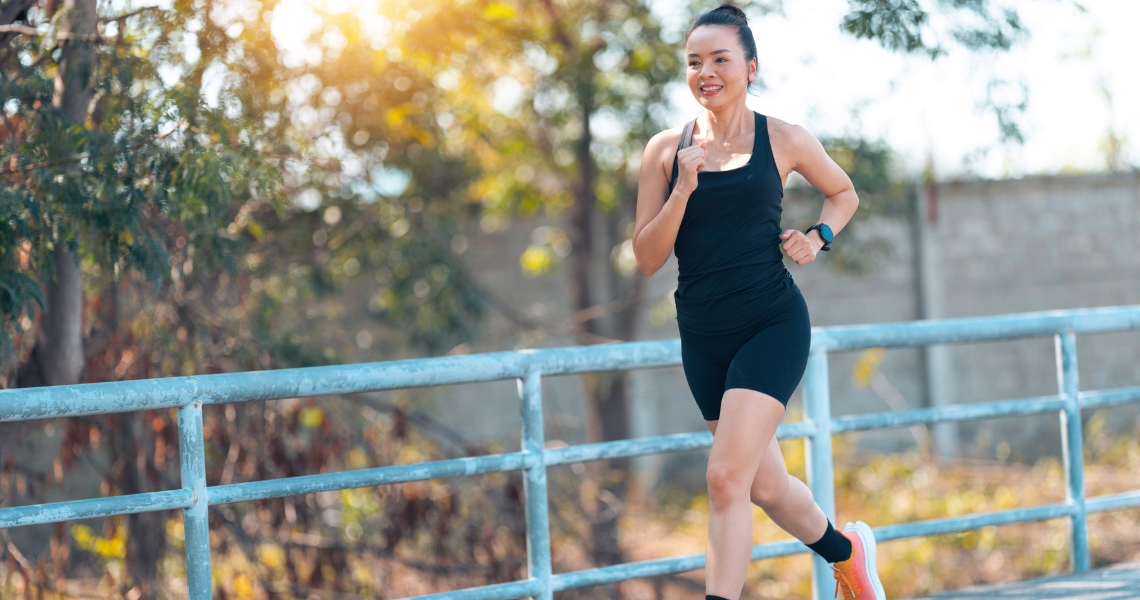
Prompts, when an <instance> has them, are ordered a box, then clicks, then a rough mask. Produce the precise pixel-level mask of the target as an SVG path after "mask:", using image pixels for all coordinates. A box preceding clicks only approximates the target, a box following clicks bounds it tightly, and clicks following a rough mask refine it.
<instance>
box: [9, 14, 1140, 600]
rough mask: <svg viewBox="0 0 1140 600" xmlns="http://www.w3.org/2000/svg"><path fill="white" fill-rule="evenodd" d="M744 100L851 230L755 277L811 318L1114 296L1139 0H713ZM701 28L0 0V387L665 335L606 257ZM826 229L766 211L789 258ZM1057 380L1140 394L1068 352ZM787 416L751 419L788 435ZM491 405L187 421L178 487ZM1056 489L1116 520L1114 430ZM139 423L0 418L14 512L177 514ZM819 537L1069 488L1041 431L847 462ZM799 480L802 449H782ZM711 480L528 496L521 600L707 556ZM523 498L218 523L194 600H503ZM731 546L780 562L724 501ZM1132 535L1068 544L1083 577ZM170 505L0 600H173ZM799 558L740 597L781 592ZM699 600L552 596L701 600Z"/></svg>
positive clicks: (914, 369)
mask: <svg viewBox="0 0 1140 600" xmlns="http://www.w3.org/2000/svg"><path fill="white" fill-rule="evenodd" d="M738 4H739V5H741V6H742V7H743V8H744V9H745V11H746V12H747V13H748V15H749V18H750V22H751V25H752V30H753V32H754V33H755V36H756V42H757V46H758V49H759V63H760V78H761V82H762V84H763V85H762V88H761V91H760V92H759V93H758V94H756V95H755V96H753V97H750V98H749V105H750V106H751V107H752V108H753V109H755V110H757V111H759V112H762V113H764V114H770V115H772V116H775V117H779V118H781V119H784V120H786V121H789V122H792V123H798V124H801V125H803V126H805V127H806V128H807V129H808V130H809V131H811V132H813V133H814V134H815V135H816V136H817V137H818V138H819V139H820V140H821V141H822V142H823V143H824V146H825V147H826V148H827V150H828V152H829V153H830V154H831V156H832V157H833V158H834V159H835V160H836V161H837V162H839V164H840V165H841V166H843V167H844V168H845V169H846V170H847V171H848V172H849V173H850V174H851V177H852V179H853V181H854V182H855V186H856V190H857V191H858V192H859V195H860V199H861V205H860V209H859V212H858V213H857V214H856V217H855V219H854V220H853V222H852V225H851V226H849V227H848V229H846V230H845V231H844V232H843V235H842V237H841V238H839V239H838V240H837V243H836V245H835V251H834V252H831V253H829V254H828V255H824V256H822V257H821V259H820V260H818V261H817V262H816V263H814V264H812V265H809V266H805V267H796V266H790V269H791V272H792V274H793V277H794V278H795V279H796V281H797V283H798V284H799V286H800V287H801V289H803V291H804V294H805V296H806V298H807V300H808V304H809V308H810V310H811V315H812V321H813V324H814V325H836V324H849V323H869V322H884V321H898V320H910V319H925V318H940V317H959V316H980V315H992V314H1002V313H1010V312H1019V311H1029V310H1048V309H1062V308H1076V307H1091V306H1107V305H1119V304H1135V303H1138V302H1140V242H1138V241H1137V236H1136V233H1135V232H1136V230H1137V227H1140V148H1138V147H1137V145H1136V138H1137V136H1138V135H1140V112H1138V111H1136V110H1135V109H1134V108H1132V109H1130V108H1129V107H1135V106H1138V105H1140V75H1138V74H1137V71H1136V69H1135V65H1134V64H1133V63H1134V62H1135V57H1136V56H1140V42H1138V41H1137V38H1136V37H1135V35H1134V34H1133V32H1132V31H1131V28H1132V25H1133V24H1135V23H1136V22H1140V5H1138V4H1136V3H1134V2H1128V1H1124V0H1118V1H1111V0H1100V1H1091V0H1090V1H1087V2H1076V1H1073V0H1048V1H1030V0H968V1H967V0H812V1H811V2H779V1H770V2H763V1H755V2H739V3H738ZM716 5H717V3H715V2H688V3H684V2H678V3H670V2H661V1H656V0H654V1H649V0H644V1H642V0H594V1H579V0H540V1H535V2H525V1H522V0H506V1H502V2H498V1H491V0H423V1H422V2H417V3H414V4H409V3H403V2H394V1H391V0H285V1H281V2H274V1H272V0H268V1H265V2H257V1H254V0H176V1H162V2H158V3H151V2H126V1H120V0H109V1H97V0H2V2H0V73H2V74H3V79H2V80H0V107H2V110H0V179H2V185H0V325H2V327H0V354H2V356H0V385H3V386H4V387H7V388H17V387H36V386H44V385H62V384H72V383H80V382H99V381H115V380H122V379H140V378H156V377H168V376H175V375H191V374H206V373H220V372H235V371H247V370H264V369H279V368H288V367H300V366H312V365H323V364H337V363H346V362H365V361H384V360H392V359H397V358H413V357H425V356H441V355H448V354H451V355H456V354H470V353H475V352H486V351H497V350H511V349H521V348H534V347H552V346H566V345H575V344H598V343H610V342H614V341H628V340H644V339H665V338H669V339H671V338H676V337H677V329H676V321H675V316H676V313H675V308H674V306H673V304H672V292H673V290H674V289H675V286H676V263H675V261H674V260H673V259H670V262H669V263H667V264H666V266H665V267H664V268H662V269H661V270H660V271H659V272H658V273H656V274H654V275H653V276H651V277H646V276H644V275H643V274H641V273H640V272H639V271H638V270H637V269H636V264H635V261H634V257H633V253H632V243H631V242H630V235H631V234H632V229H633V219H634V208H635V202H634V200H635V197H636V179H637V173H638V169H639V167H640V159H641V152H642V149H643V148H644V144H645V142H646V141H647V140H648V139H649V138H650V137H651V136H652V135H654V134H656V133H657V132H659V131H661V130H662V129H666V128H669V127H676V126H679V125H681V124H682V123H684V122H685V121H687V120H689V119H691V118H692V117H693V116H695V115H696V114H698V112H699V110H700V107H699V105H698V104H697V103H696V101H695V100H694V99H693V98H692V96H691V95H690V94H689V92H688V90H687V87H686V86H685V85H684V81H683V75H684V71H683V69H684V65H683V62H682V51H683V46H684V34H685V31H686V29H687V27H688V24H689V22H691V20H692V19H693V18H694V17H695V15H696V14H698V13H699V12H702V11H705V10H709V9H712V8H715V6H716ZM821 202H822V198H821V197H820V196H819V194H818V193H816V192H815V191H814V190H813V189H812V188H810V186H808V185H807V184H806V182H804V181H803V180H802V179H800V178H798V176H794V175H793V177H792V180H791V181H790V182H789V189H788V193H787V194H786V196H785V203H784V226H785V227H798V228H801V229H802V228H804V227H806V226H807V225H810V224H811V223H814V222H815V220H816V218H817V217H818V214H819V209H820V206H821ZM1080 351H1081V362H1080V365H1081V383H1082V388H1083V389H1096V388H1107V387H1120V386H1126V385H1138V384H1140V373H1138V372H1137V371H1136V368H1135V356H1137V354H1138V353H1140V335H1138V334H1136V333H1127V334H1111V335H1097V336H1085V337H1082V339H1081V342H1080ZM830 368H831V381H832V383H833V385H832V390H831V392H832V398H833V412H834V413H835V414H837V415H843V414H852V413H859V412H879V411H883V410H905V409H907V408H913V407H920V406H937V405H944V404H951V403H958V402H973V401H987V400H997V399H1005V398H1015V397H1024V396H1034V395H1047V394H1053V393H1056V381H1055V375H1054V374H1053V373H1054V371H1053V369H1054V358H1053V345H1052V341H1051V340H1047V339H1041V340H1027V341H1017V342H996V343H986V344H975V345H969V346H954V347H931V348H927V349H922V350H918V349H899V350H887V351H884V350H870V351H866V352H861V353H848V354H839V355H836V356H834V357H833V359H832V360H831V365H830ZM543 391H544V394H543V397H544V402H545V404H546V406H545V415H546V423H547V432H546V438H547V440H549V443H550V444H552V445H559V444H576V443H584V442H594V441H603V440H616V439H624V438H628V437H642V436H651V435H658V434H664V433H674V432H681V431H703V430H705V425H704V423H703V421H702V420H701V419H700V415H699V413H698V412H697V410H696V406H695V403H694V402H693V400H692V398H691V396H690V394H689V392H688V388H687V386H686V385H685V380H684V376H683V373H682V372H681V369H680V367H675V368H666V369H654V370H643V371H636V372H628V373H627V372H604V373H593V374H589V375H586V376H581V377H548V378H544V390H543ZM801 406H802V404H801V398H800V397H799V392H797V395H796V397H795V398H793V400H792V402H791V404H790V405H789V413H788V416H787V417H786V419H785V420H786V421H795V420H798V419H799V418H800V415H801V414H802V409H801ZM518 414H519V403H518V399H517V392H516V390H515V384H514V382H510V381H505V382H497V383H488V384H478V385H464V386H451V387H447V388H427V389H415V390H402V391H395V392H385V393H375V394H358V395H354V396H350V397H319V398H303V399H292V400H287V401H273V402H259V403H248V404H243V405H234V406H209V407H206V408H205V427H206V434H205V435H206V454H207V469H208V471H207V475H208V480H209V483H210V484H211V485H215V484H218V483H223V484H224V483H235V482H241V481H252V480H260V479H270V478H276V477H284V476H292V475H300V474H306V473H318V472H327V471H337V470H344V469H353V468H363V467H371V466H381V465H391V464H403V463H413V462H421V461H425V460H436V459H441V458H452V457H460V456H472V455H477V454H486V453H494V452H499V451H504V450H513V449H515V448H518V445H519V427H520V421H519V417H518ZM1086 417H1088V419H1087V422H1086V423H1085V428H1086V429H1085V440H1086V453H1087V454H1088V456H1087V457H1086V459H1087V460H1088V461H1089V462H1088V463H1087V466H1086V482H1087V486H1088V493H1089V494H1090V495H1093V494H1098V493H1109V492H1115V491H1122V490H1125V489H1129V488H1130V487H1132V486H1134V481H1135V473H1136V472H1137V470H1138V469H1140V442H1138V441H1137V439H1138V437H1137V434H1138V433H1140V412H1138V411H1137V410H1136V409H1135V408H1134V407H1133V408H1131V409H1129V408H1114V409H1112V410H1111V411H1100V412H1097V413H1095V414H1091V415H1088V414H1086ZM175 423H176V417H175V416H174V415H173V413H171V412H167V411H152V412H149V413H139V414H124V415H111V416H96V417H89V418H81V419H80V418H77V419H56V420H45V421H37V422H31V423H24V424H18V425H9V424H3V425H0V500H2V502H3V505H5V506H14V505H23V504H34V503H41V502H48V501H55V500H62V499H74V498H86V497H97V496H100V495H117V494H128V493H138V492H146V491H156V490H165V489H173V488H177V487H179V483H178V481H179V479H178V474H179V467H178V453H177V451H176V449H177V444H178V440H177V429H176V425H175ZM835 444H836V446H835V448H836V460H837V471H836V475H837V479H836V489H837V505H838V506H839V515H838V517H839V521H840V522H844V521H845V520H847V519H851V520H854V519H855V518H859V519H862V520H864V521H867V522H869V523H872V524H873V525H876V526H877V525H885V524H889V523H894V522H903V521H911V520H918V519H927V518H935V517H939V516H949V515H957V514H964V513H970V512H977V511H983V510H994V509H999V508H1011V507H1015V506H1028V505H1032V504H1038V503H1041V502H1046V501H1061V500H1063V498H1064V485H1063V481H1064V479H1063V476H1062V472H1061V460H1060V447H1061V446H1060V432H1059V428H1058V424H1057V422H1056V419H1054V418H1051V417H1044V416H1043V417H1041V418H1040V419H1037V418H1019V419H1002V420H993V421H984V422H969V423H963V424H960V425H958V426H952V425H940V426H938V427H935V428H932V429H927V428H925V427H915V428H909V429H898V430H886V431H878V432H867V433H863V434H845V435H842V436H837V437H836V439H835ZM784 453H785V456H786V457H787V459H788V462H789V468H790V469H791V470H792V472H793V473H794V474H797V475H799V476H801V477H803V446H802V443H801V442H799V441H795V442H789V443H786V444H784ZM705 458H706V457H705V454H704V453H703V452H691V453H677V454H672V455H657V456H650V457H642V458H638V459H636V460H614V461H609V462H601V463H591V464H576V465H571V466H566V467H558V468H552V469H551V470H550V481H551V486H552V488H551V510H552V513H551V526H552V538H553V540H552V541H553V552H554V569H555V572H564V571H570V570H577V569H582V568H588V567H591V566H601V565H607V564H615V563H618V562H624V561H630V560H642V559H648V558H656V557H663V556H670V555H676V554H682V553H690V552H701V551H703V550H704V544H705V538H704V536H705V531H706V527H707V524H706V522H705V518H706V515H707V495H706V493H705V484H704V464H705V462H704V461H705ZM521 500H522V485H521V479H520V478H519V477H518V475H517V474H514V473H512V474H495V475H487V476H479V477H469V478H460V479H451V480H445V481H444V480H436V481H430V482H417V483H408V484H402V485H398V486H388V487H383V488H374V489H358V490H346V491H342V492H329V493H321V494H313V495H309V496H300V497H296V498H285V499H277V500H269V501H264V502H256V503H245V504H235V505H229V506H223V507H216V508H212V509H211V513H210V522H211V544H212V546H213V561H214V562H213V566H214V578H215V588H216V589H215V597H218V598H360V597H370V598H371V597H379V598H389V597H403V596H407V595H413V594H420V593H428V592H431V591H442V590H448V589H455V588H459V587H468V586H473V585H482V584H487V583H494V582H503V581H511V580H515V579H519V578H523V577H525V565H526V546H525V540H524V535H523V531H524V529H523V526H524V524H523V512H522V510H523V507H522V504H521ZM755 516H756V518H755V523H756V527H755V529H756V539H757V541H769V540H778V539H787V538H788V536H787V534H785V533H783V532H782V531H781V530H779V529H778V528H777V527H776V526H775V525H774V524H772V523H771V522H770V521H769V520H768V519H767V517H766V516H765V515H764V514H763V513H762V512H761V511H759V509H757V511H756V515H755ZM1138 519H1140V512H1138V511H1137V510H1127V511H1119V512H1114V513H1111V514H1100V515H1096V516H1094V517H1090V527H1091V529H1092V533H1091V535H1090V538H1091V540H1092V553H1093V554H1092V556H1093V564H1094V566H1096V565H1098V564H1108V563H1114V562H1121V561H1125V560H1136V559H1137V558H1140V535H1137V534H1135V533H1130V532H1132V531H1135V530H1136V524H1137V523H1138ZM181 527H182V526H181V515H180V514H177V513H147V514H140V515H132V516H129V517H115V518H108V519H96V520H89V521H83V522H75V523H67V524H57V525H53V526H36V527H26V528H20V529H10V530H3V531H0V555H2V560H0V595H3V596H5V597H27V598H33V597H34V598H72V597H80V598H88V597H99V598H109V597H110V598H125V599H128V600H139V599H140V598H178V597H185V579H184V578H185V569H184V564H183V555H182V540H183V538H182V528H181ZM1066 540H1067V524H1066V523H1065V522H1064V521H1049V522H1045V523H1042V524H1032V525H1011V526H1003V527H1001V528H993V527H991V528H986V529H982V530H979V531H975V532H968V533H963V534H954V535H946V536H938V537H931V538H925V539H919V540H906V541H898V542H891V543H890V544H884V545H883V546H882V547H881V548H880V552H881V553H882V554H883V560H881V561H880V564H881V565H882V569H881V573H882V576H883V580H884V583H885V585H886V587H887V589H888V590H891V594H892V595H893V596H899V597H903V596H911V595H919V594H925V593H933V592H937V591H940V590H947V589H957V588H960V587H963V586H966V585H970V584H972V583H981V582H994V581H1004V580H1009V579H1018V578H1024V577H1029V576H1033V575H1040V574H1049V573H1059V572H1065V571H1066V570H1067V569H1068V568H1069V567H1068V551H1067V542H1066ZM809 569H810V561H809V559H808V557H806V556H796V557H789V558H783V559H777V560H768V561H763V562H759V563H755V564H754V565H753V567H752V569H751V570H750V572H749V578H748V582H747V583H746V586H745V595H746V596H750V597H764V598H767V597H782V598H793V597H807V596H808V594H809V593H810V582H809V579H808V573H809ZM703 590H704V587H703V573H702V572H699V571H698V572H692V573H686V574H682V575H677V576H669V577H660V578H654V579H646V580H638V581H631V582H626V583H624V584H622V585H620V586H617V585H614V586H609V587H598V588H589V589H585V590H578V591H573V592H562V593H560V594H559V597H565V598H571V597H575V598H577V597H582V598H586V597H591V598H592V597H604V598H627V599H630V600H632V599H639V598H646V599H648V598H655V599H657V598H700V597H703V593H704V591H703Z"/></svg>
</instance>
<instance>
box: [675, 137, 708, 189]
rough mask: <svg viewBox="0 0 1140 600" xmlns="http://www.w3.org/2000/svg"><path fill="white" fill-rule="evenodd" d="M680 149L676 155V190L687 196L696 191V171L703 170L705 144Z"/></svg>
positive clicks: (705, 142)
mask: <svg viewBox="0 0 1140 600" xmlns="http://www.w3.org/2000/svg"><path fill="white" fill-rule="evenodd" d="M707 143H708V142H707V141H704V142H701V143H699V144H696V145H693V146H689V147H688V148H682V149H681V151H680V152H678V153H677V189H678V190H679V191H681V192H682V193H684V194H686V195H688V194H692V193H693V190H695V189H697V171H700V170H701V169H703V168H705V144H707Z"/></svg>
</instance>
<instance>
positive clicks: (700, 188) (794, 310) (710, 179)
mask: <svg viewBox="0 0 1140 600" xmlns="http://www.w3.org/2000/svg"><path fill="white" fill-rule="evenodd" d="M685 54H686V56H687V60H688V68H687V69H686V76H685V77H686V80H687V82H688V85H689V90H690V91H691V92H692V93H693V96H694V97H695V98H696V99H697V102H699V103H700V104H701V106H702V107H703V108H704V111H703V112H702V113H701V115H700V116H698V117H697V119H696V120H695V124H694V123H690V124H689V125H687V126H686V127H685V128H677V129H669V130H666V131H663V132H661V133H659V134H657V135H656V136H654V137H653V139H651V140H650V141H649V143H648V144H647V145H646V147H645V154H644V157H643V159H642V162H641V175H640V179H639V182H638V190H637V222H636V226H635V228H634V234H633V249H634V254H635V255H636V257H637V265H638V268H639V269H641V271H642V272H644V273H646V274H653V273H654V272H656V271H657V270H658V269H660V268H661V265H663V264H665V261H666V259H668V258H669V253H670V252H671V251H672V252H675V253H676V255H677V265H678V275H677V291H676V292H675V294H674V297H675V299H676V301H677V324H678V328H679V329H680V333H681V360H682V365H683V367H684V371H685V379H686V380H687V382H688V384H689V388H690V390H692V393H693V397H694V398H695V399H696V401H697V406H698V408H699V409H700V411H701V413H702V415H703V417H704V419H705V420H706V421H707V422H708V427H709V429H710V430H711V431H712V433H713V444H712V451H711V452H710V454H709V464H708V471H707V474H706V479H707V482H708V491H709V532H708V545H707V554H706V560H705V592H706V594H707V597H706V600H708V599H716V600H737V599H738V598H739V597H740V593H741V591H742V589H743V587H744V578H745V574H746V573H747V571H748V565H749V562H750V559H751V553H752V509H751V504H756V505H757V506H759V507H761V508H762V509H764V512H765V513H767V514H768V516H769V517H771V519H772V520H773V521H774V522H775V523H776V524H777V525H779V526H780V527H781V528H783V529H784V530H785V531H787V532H788V533H790V534H792V535H793V536H795V537H796V538H797V539H799V540H801V541H802V542H804V543H805V544H806V545H807V546H808V547H809V548H811V549H812V550H813V551H814V552H816V553H817V554H819V555H820V556H822V557H823V558H824V559H825V560H827V561H828V562H829V563H831V564H832V569H833V571H834V576H835V580H836V592H835V593H836V596H841V597H843V598H854V599H862V598H873V599H876V600H883V599H884V598H885V595H884V593H883V588H882V584H881V583H880V582H879V577H878V574H877V573H876V569H875V538H874V535H873V534H872V532H871V529H870V527H868V526H867V525H866V524H864V523H863V522H862V521H858V522H856V523H848V524H847V526H846V527H844V529H843V532H838V531H836V530H835V528H834V526H833V525H832V523H831V521H830V520H828V518H827V516H826V515H824V513H823V510H822V509H821V508H820V507H819V505H818V504H816V503H815V499H814V498H813V497H812V493H811V490H810V489H808V487H807V486H806V485H805V484H804V483H803V482H802V481H800V480H799V479H796V478H795V477H792V476H790V475H789V474H788V470H787V467H786V466H785V464H784V457H783V455H782V454H781V453H780V446H779V444H778V443H777V441H776V438H775V433H776V427H777V426H778V425H779V424H780V419H781V418H782V417H783V415H784V410H785V408H786V407H787V404H788V399H789V398H790V397H791V395H792V392H793V391H794V390H795V388H796V386H797V385H798V383H799V381H800V378H802V377H803V374H804V369H805V368H806V365H807V357H808V347H809V345H810V342H811V330H810V327H811V326H810V323H809V320H808V312H807V306H806V304H805V303H804V299H803V296H802V295H801V294H800V291H799V289H798V288H797V287H796V284H795V282H793V281H792V277H791V275H790V274H789V273H788V271H787V269H785V268H784V265H783V256H784V255H786V256H787V257H788V258H790V259H791V260H792V261H793V262H795V263H796V264H797V265H806V264H808V263H810V262H812V261H813V260H815V257H816V255H817V253H818V252H820V251H826V250H829V249H830V248H829V244H830V243H831V240H832V238H833V236H834V235H835V234H837V233H839V232H840V231H842V230H843V227H844V226H845V225H846V224H847V222H848V221H849V220H850V219H851V216H852V215H853V214H854V213H855V209H856V207H857V206H858V205H859V199H858V197H857V196H856V194H855V190H854V188H853V186H852V184H851V179H850V178H848V176H847V174H846V173H844V172H843V170H842V169H841V168H840V167H839V166H838V165H837V164H835V162H834V161H832V160H831V158H830V157H828V156H827V154H826V153H825V152H824V150H823V147H822V146H821V145H820V143H819V141H818V140H816V139H815V137H813V136H812V135H811V134H810V133H808V132H807V131H806V130H804V129H803V128H801V127H799V126H796V125H791V124H788V123H785V122H784V121H781V120H779V119H775V118H771V117H766V116H764V115H761V114H758V113H755V112H753V111H752V110H750V109H749V108H748V107H747V106H746V104H745V98H746V96H747V93H748V89H749V87H750V85H751V84H752V83H753V82H754V81H755V80H756V69H757V57H756V43H755V41H754V38H753V36H752V30H751V29H750V28H749V27H748V20H747V18H746V17H745V15H744V12H743V11H741V10H740V9H739V8H736V7H734V6H731V5H723V6H721V7H720V8H717V9H715V10H712V11H710V12H707V13H704V14H702V15H701V16H700V17H698V18H697V20H696V21H694V22H693V24H692V26H691V27H690V28H689V32H688V35H687V36H686V42H685ZM690 140H691V144H690ZM792 171H795V172H797V173H799V174H800V175H802V176H803V177H804V178H805V179H806V180H807V181H808V182H809V183H811V184H812V185H813V186H814V187H815V188H816V189H817V190H819V191H820V192H821V193H822V194H823V195H824V196H825V197H826V200H825V201H824V203H823V212H822V214H821V215H820V218H819V222H818V224H816V225H814V226H812V227H809V228H808V230H807V233H804V232H801V231H797V230H793V229H789V230H786V231H781V230H780V211H781V208H780V203H781V200H782V198H783V195H784V183H785V182H786V181H787V178H788V175H789V174H790V173H791V172H792Z"/></svg>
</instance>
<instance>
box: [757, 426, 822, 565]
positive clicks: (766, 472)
mask: <svg viewBox="0 0 1140 600" xmlns="http://www.w3.org/2000/svg"><path fill="white" fill-rule="evenodd" d="M750 494H751V498H752V503H753V504H755V505H756V506H759V507H760V508H762V509H764V512H765V513H766V514H767V515H768V517H769V518H771V519H772V521H773V522H774V523H776V524H777V525H779V526H780V528H781V529H783V530H784V531H787V532H788V533H790V534H792V535H793V536H795V538H796V539H798V540H800V541H801V542H803V543H805V544H812V543H815V542H817V541H819V539H820V538H821V537H823V534H824V532H825V531H827V516H826V515H824V514H823V509H821V508H820V507H819V505H818V504H816V503H815V496H813V495H812V493H811V489H810V488H808V486H807V485H806V484H805V483H804V482H802V481H800V480H799V478H797V477H792V476H791V475H789V474H788V467H787V465H786V464H785V463H784V455H783V453H782V452H780V443H779V442H778V441H777V440H776V439H775V437H773V438H772V441H770V442H769V443H768V447H767V448H766V449H765V450H764V457H763V458H762V459H761V461H760V468H758V469H756V477H755V478H754V479H753V480H752V489H751V490H750Z"/></svg>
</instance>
